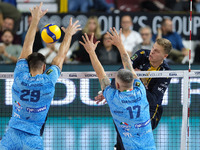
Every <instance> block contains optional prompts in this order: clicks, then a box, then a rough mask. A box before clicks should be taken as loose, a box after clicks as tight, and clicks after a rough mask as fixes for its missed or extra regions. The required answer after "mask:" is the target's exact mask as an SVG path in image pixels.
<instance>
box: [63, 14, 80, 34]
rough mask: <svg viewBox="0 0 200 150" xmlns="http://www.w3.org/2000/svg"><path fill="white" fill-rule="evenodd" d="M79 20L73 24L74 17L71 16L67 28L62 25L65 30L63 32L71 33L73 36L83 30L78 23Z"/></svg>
mask: <svg viewBox="0 0 200 150" xmlns="http://www.w3.org/2000/svg"><path fill="white" fill-rule="evenodd" d="M78 22H79V20H77V21H76V22H74V23H73V24H72V17H71V18H70V21H69V25H68V27H67V28H64V27H62V28H61V29H62V30H63V32H65V34H70V35H71V36H72V35H74V34H75V33H76V32H77V31H79V30H81V28H79V27H80V25H79V24H77V23H78Z"/></svg>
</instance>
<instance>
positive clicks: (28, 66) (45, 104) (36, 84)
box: [0, 3, 80, 150]
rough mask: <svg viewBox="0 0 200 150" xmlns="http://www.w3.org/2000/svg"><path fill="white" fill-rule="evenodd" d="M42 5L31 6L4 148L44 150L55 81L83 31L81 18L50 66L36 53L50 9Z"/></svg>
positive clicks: (67, 31)
mask: <svg viewBox="0 0 200 150" xmlns="http://www.w3.org/2000/svg"><path fill="white" fill-rule="evenodd" d="M41 7H42V3H41V4H40V6H36V7H34V8H33V10H31V9H30V11H31V15H32V18H33V20H32V22H31V25H30V27H29V29H28V32H27V35H26V38H25V41H24V45H23V49H22V52H21V55H20V57H19V60H18V62H17V64H16V67H15V71H14V83H13V86H12V103H13V110H12V117H11V119H10V121H9V128H8V130H7V132H6V133H5V135H4V137H3V139H2V140H1V143H0V150H35V149H37V150H42V149H43V141H42V138H41V137H40V129H41V127H42V125H43V124H44V122H45V118H46V116H47V113H48V110H49V107H50V104H51V101H52V99H53V96H54V91H55V84H56V81H57V79H58V77H59V76H60V73H61V70H62V65H63V62H64V59H65V56H66V54H67V52H68V50H69V46H70V43H71V38H72V35H73V34H75V33H76V32H77V31H78V30H80V28H79V26H80V25H77V23H78V21H76V22H75V23H74V24H72V18H70V22H69V26H68V27H67V28H66V29H65V28H62V29H63V31H64V32H65V37H64V39H63V42H62V43H61V45H60V48H59V51H58V54H57V56H56V57H55V58H54V59H53V61H52V65H51V66H50V67H49V68H48V69H46V65H45V57H44V56H43V55H42V54H39V53H32V47H33V42H34V38H35V33H36V29H37V25H38V23H39V20H40V18H41V17H42V16H44V15H45V14H46V12H47V10H45V11H42V10H41Z"/></svg>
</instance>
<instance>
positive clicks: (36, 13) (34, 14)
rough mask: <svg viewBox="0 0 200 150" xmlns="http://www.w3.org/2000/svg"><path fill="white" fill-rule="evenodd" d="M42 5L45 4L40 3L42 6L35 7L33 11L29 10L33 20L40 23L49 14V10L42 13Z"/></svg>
mask: <svg viewBox="0 0 200 150" xmlns="http://www.w3.org/2000/svg"><path fill="white" fill-rule="evenodd" d="M42 4H43V2H41V3H40V6H35V7H34V8H33V9H31V8H29V10H30V12H31V16H32V17H33V19H37V20H38V21H39V20H40V19H41V18H42V17H43V16H44V15H45V14H46V13H47V11H48V9H46V10H44V11H42V9H41V8H42Z"/></svg>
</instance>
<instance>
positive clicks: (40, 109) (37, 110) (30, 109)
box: [26, 105, 47, 113]
mask: <svg viewBox="0 0 200 150" xmlns="http://www.w3.org/2000/svg"><path fill="white" fill-rule="evenodd" d="M46 109H47V105H45V106H43V107H40V108H30V107H27V108H26V111H27V112H29V113H39V112H42V111H45V110H46Z"/></svg>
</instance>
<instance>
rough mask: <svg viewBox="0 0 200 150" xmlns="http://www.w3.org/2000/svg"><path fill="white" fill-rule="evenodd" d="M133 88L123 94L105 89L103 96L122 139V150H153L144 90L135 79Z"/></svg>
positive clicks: (147, 105) (111, 89)
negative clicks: (123, 149)
mask: <svg viewBox="0 0 200 150" xmlns="http://www.w3.org/2000/svg"><path fill="white" fill-rule="evenodd" d="M133 87H134V89H133V90H131V91H124V92H120V91H118V90H116V89H114V88H111V87H107V88H106V89H105V91H104V96H105V98H106V100H107V102H108V105H109V107H110V111H111V114H112V116H113V120H114V122H115V125H116V126H117V129H118V131H119V134H120V136H121V138H122V141H123V145H124V148H125V149H129V150H136V149H138V150H143V149H148V150H151V149H152V150H154V149H156V148H155V143H154V138H153V133H152V129H151V120H150V114H149V104H148V101H147V98H146V90H145V88H144V86H143V84H142V83H141V81H140V80H138V79H135V81H134V85H133Z"/></svg>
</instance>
